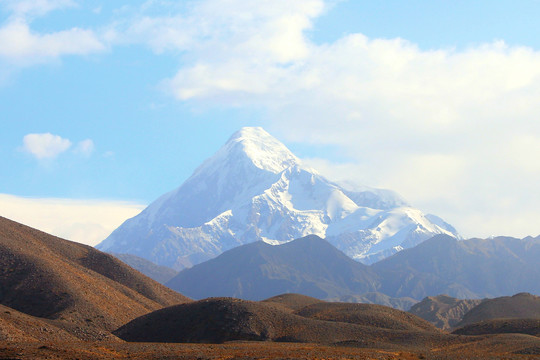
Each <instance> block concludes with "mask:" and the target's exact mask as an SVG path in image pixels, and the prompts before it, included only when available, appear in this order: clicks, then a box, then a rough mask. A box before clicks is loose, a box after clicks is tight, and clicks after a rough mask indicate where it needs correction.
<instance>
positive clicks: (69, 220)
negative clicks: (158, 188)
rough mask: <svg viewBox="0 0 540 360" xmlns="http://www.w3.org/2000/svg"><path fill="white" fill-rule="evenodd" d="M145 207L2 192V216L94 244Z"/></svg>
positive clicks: (113, 202)
mask: <svg viewBox="0 0 540 360" xmlns="http://www.w3.org/2000/svg"><path fill="white" fill-rule="evenodd" d="M143 208H144V206H143V205H140V204H135V203H129V202H121V201H108V200H73V199H53V198H50V199H33V198H23V197H18V196H13V195H7V194H0V209H2V214H1V216H4V217H6V218H9V219H11V220H14V221H17V222H20V223H23V224H25V225H28V226H31V227H34V228H37V229H39V230H42V231H45V232H47V233H50V234H53V235H56V236H59V237H62V238H65V239H68V240H72V241H76V242H80V243H83V244H87V245H91V246H94V245H96V244H98V243H99V242H100V241H102V240H104V239H105V238H106V237H107V236H108V235H109V234H110V233H111V232H112V231H113V230H114V229H116V228H117V227H118V226H120V225H121V224H122V222H124V221H125V220H127V219H128V218H131V217H133V216H135V215H137V214H138V213H139V212H141V210H142V209H143Z"/></svg>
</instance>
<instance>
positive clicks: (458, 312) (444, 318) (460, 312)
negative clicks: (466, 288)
mask: <svg viewBox="0 0 540 360" xmlns="http://www.w3.org/2000/svg"><path fill="white" fill-rule="evenodd" d="M482 301H483V300H478V299H473V300H461V299H456V298H453V297H451V296H448V295H438V296H428V297H426V298H424V300H422V301H420V302H419V303H418V304H415V305H413V306H412V307H411V309H410V310H409V312H410V313H411V314H414V315H416V316H419V317H421V318H422V319H424V320H427V321H429V322H430V323H432V324H433V325H435V326H436V327H438V328H440V329H443V330H450V329H451V328H453V327H454V326H456V324H458V323H459V322H460V321H461V320H462V319H463V316H464V315H465V314H466V313H467V312H469V311H470V310H471V309H472V308H474V307H476V306H478V305H479V304H480V303H481V302H482Z"/></svg>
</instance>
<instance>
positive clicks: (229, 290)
mask: <svg viewBox="0 0 540 360" xmlns="http://www.w3.org/2000/svg"><path fill="white" fill-rule="evenodd" d="M376 283H377V279H376V276H375V274H373V273H372V272H371V270H370V269H369V267H367V266H366V265H363V264H361V263H358V262H356V261H354V260H352V259H350V258H349V257H347V256H346V255H345V254H343V253H342V252H341V251H339V250H337V249H336V248H334V247H333V246H332V245H331V244H329V243H328V242H327V241H325V240H323V239H321V238H319V237H318V236H315V235H311V236H307V237H304V238H301V239H297V240H295V241H291V242H289V243H287V244H283V245H280V246H272V245H269V244H267V243H265V242H262V241H259V242H256V243H252V244H248V245H244V246H241V247H238V248H235V249H232V250H229V251H226V252H225V253H223V254H221V255H220V256H218V257H217V258H215V259H212V260H209V261H207V262H204V263H202V264H199V265H195V266H194V267H192V268H190V269H185V270H183V271H181V272H180V273H179V274H178V275H177V276H176V277H174V278H173V279H172V280H170V281H169V282H168V283H167V286H169V287H170V288H172V289H175V290H177V291H180V292H182V293H183V294H186V295H187V296H190V297H193V298H195V299H202V298H206V297H211V296H231V297H238V298H243V299H249V300H261V299H264V298H268V297H270V296H274V295H277V294H282V293H287V292H290V293H300V294H303V295H308V296H312V297H315V298H319V299H325V298H332V297H339V296H343V295H349V294H362V293H365V292H369V291H373V290H375V286H376Z"/></svg>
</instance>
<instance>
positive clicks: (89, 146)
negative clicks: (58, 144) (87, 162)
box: [75, 139, 95, 157]
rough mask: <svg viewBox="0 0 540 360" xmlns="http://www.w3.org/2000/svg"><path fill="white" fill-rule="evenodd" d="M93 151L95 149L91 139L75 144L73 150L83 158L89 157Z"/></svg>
mask: <svg viewBox="0 0 540 360" xmlns="http://www.w3.org/2000/svg"><path fill="white" fill-rule="evenodd" d="M94 149H95V146H94V141H92V139H86V140H83V141H80V142H79V143H78V144H77V147H76V148H75V152H76V153H78V154H81V155H83V156H85V157H90V155H92V153H93V152H94Z"/></svg>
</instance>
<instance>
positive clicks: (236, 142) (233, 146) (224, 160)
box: [194, 127, 301, 176]
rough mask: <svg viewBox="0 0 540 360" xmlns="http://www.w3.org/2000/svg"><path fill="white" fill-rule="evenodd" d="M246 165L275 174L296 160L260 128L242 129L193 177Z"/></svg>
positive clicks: (298, 160) (296, 163) (284, 147)
mask: <svg viewBox="0 0 540 360" xmlns="http://www.w3.org/2000/svg"><path fill="white" fill-rule="evenodd" d="M231 160H233V161H235V162H241V161H246V162H248V163H250V165H254V166H256V167H257V168H259V169H261V170H264V171H269V172H271V173H274V174H278V173H280V172H282V171H283V170H285V169H287V168H288V167H291V166H293V165H298V164H300V163H301V162H300V159H298V158H297V157H296V156H295V155H294V154H293V153H292V152H291V151H290V150H289V149H287V147H286V146H285V145H283V144H282V143H281V142H279V141H278V140H277V139H276V138H274V137H273V136H271V135H270V134H268V133H267V132H266V131H265V130H264V129H263V128H261V127H244V128H242V129H240V130H238V131H237V132H235V133H234V134H233V135H232V136H231V137H230V138H229V140H228V141H227V142H226V143H225V145H224V146H222V147H221V149H220V150H219V151H218V152H216V153H215V154H214V155H213V156H212V157H211V158H209V159H208V160H206V161H205V162H204V163H203V165H202V166H200V167H199V168H198V169H197V170H196V171H195V173H194V176H197V175H198V174H200V173H204V172H207V171H209V170H211V171H214V172H215V171H218V170H221V171H222V170H224V166H227V165H229V164H230V163H231Z"/></svg>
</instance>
